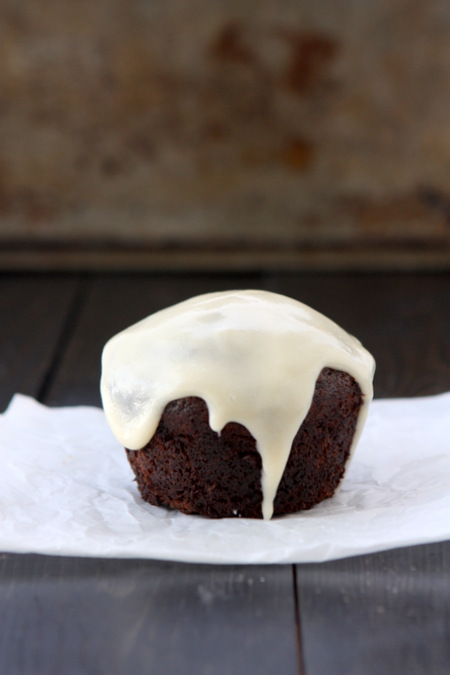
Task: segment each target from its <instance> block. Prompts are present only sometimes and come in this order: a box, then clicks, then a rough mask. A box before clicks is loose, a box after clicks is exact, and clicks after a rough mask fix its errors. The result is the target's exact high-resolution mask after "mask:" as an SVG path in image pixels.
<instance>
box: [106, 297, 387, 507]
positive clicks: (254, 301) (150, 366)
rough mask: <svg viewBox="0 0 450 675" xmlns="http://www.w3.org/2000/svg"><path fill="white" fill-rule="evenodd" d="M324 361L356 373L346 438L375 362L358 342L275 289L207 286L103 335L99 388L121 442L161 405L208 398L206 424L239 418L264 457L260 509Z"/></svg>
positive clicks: (130, 444) (149, 425)
mask: <svg viewBox="0 0 450 675" xmlns="http://www.w3.org/2000/svg"><path fill="white" fill-rule="evenodd" d="M325 367H329V368H334V369H336V370H342V371H345V372H347V373H349V374H350V375H352V376H353V377H354V379H355V380H356V381H357V382H358V384H359V386H360V388H361V391H362V395H363V404H362V408H361V411H360V415H359V420H358V425H357V430H356V433H355V438H354V441H353V446H352V447H353V448H354V446H355V445H356V442H357V440H358V438H359V435H360V433H361V430H362V427H363V424H364V422H365V419H366V416H367V408H368V404H369V402H370V400H371V399H372V394H373V390H372V378H373V373H374V369H375V363H374V360H373V358H372V356H371V355H370V354H369V352H367V351H366V350H365V349H364V347H362V345H361V343H360V342H359V341H358V340H357V339H356V338H354V337H352V336H351V335H349V334H348V333H346V332H345V331H344V330H343V329H342V328H340V327H339V326H338V325H337V324H335V323H334V322H333V321H331V320H330V319H327V318H326V317H325V316H323V315H322V314H320V313H319V312H316V311H315V310H313V309H311V308H310V307H307V306H306V305H304V304H302V303H300V302H297V301H296V300H293V299H291V298H287V297H285V296H283V295H279V294H277V293H269V292H266V291H253V290H248V291H228V292H221V293H209V294H206V295H201V296H198V297H195V298H191V299H190V300H187V301H185V302H181V303H179V304H177V305H174V306H173V307H169V308H167V309H164V310H162V311H160V312H157V313H155V314H153V315H151V316H149V317H148V318H146V319H144V320H142V321H140V322H138V323H136V324H134V325H133V326H131V327H130V328H127V329H126V330H124V331H122V332H121V333H118V334H117V335H116V336H115V337H113V338H111V340H109V341H108V342H107V344H106V345H105V348H104V350H103V356H102V379H101V395H102V400H103V406H104V410H105V414H106V418H107V420H108V422H109V424H110V426H111V429H112V431H113V433H114V434H115V436H116V438H117V439H118V440H119V442H120V443H121V444H122V445H124V446H125V447H127V448H128V449H131V450H138V449H140V448H142V447H144V446H145V445H146V444H147V443H148V442H149V440H150V439H151V438H152V436H153V434H154V433H155V431H156V428H157V426H158V423H159V420H160V418H161V415H162V413H163V411H164V408H165V406H166V405H167V404H168V403H169V402H170V401H173V400H175V399H178V398H183V397H185V396H198V397H201V398H203V399H204V400H205V401H206V404H207V406H208V410H209V421H210V426H211V428H212V429H213V430H215V431H217V432H218V433H220V431H221V429H222V428H223V427H224V426H225V425H226V424H227V423H228V422H231V421H233V422H239V423H240V424H242V425H244V426H245V427H246V428H247V429H248V431H249V432H250V433H251V434H252V435H253V437H254V438H255V440H256V446H257V449H258V451H259V453H260V454H261V459H262V477H261V485H262V492H263V505H262V510H263V516H264V518H270V517H271V515H272V511H273V500H274V498H275V495H276V491H277V488H278V484H279V482H280V480H281V477H282V475H283V472H284V468H285V466H286V463H287V460H288V457H289V453H290V449H291V446H292V442H293V439H294V436H295V434H296V433H297V431H298V429H299V427H300V426H301V424H302V422H303V420H304V419H305V417H306V414H307V412H308V410H309V407H310V405H311V401H312V397H313V394H314V389H315V384H316V380H317V378H318V376H319V374H320V372H321V370H322V369H323V368H325Z"/></svg>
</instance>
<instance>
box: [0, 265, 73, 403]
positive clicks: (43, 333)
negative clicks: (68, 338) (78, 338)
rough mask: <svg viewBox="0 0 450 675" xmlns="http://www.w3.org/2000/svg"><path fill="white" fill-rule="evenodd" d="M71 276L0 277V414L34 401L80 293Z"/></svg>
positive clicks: (7, 275)
mask: <svg viewBox="0 0 450 675" xmlns="http://www.w3.org/2000/svg"><path fill="white" fill-rule="evenodd" d="M79 283H80V282H79V279H78V277H76V276H58V275H54V276H52V275H42V276H41V275H12V274H3V275H0V326H1V330H0V410H4V408H5V407H6V406H7V404H8V403H9V401H10V399H11V396H12V395H13V394H15V393H16V392H20V393H22V394H27V395H29V396H38V394H39V391H40V388H41V387H42V386H43V383H44V380H45V377H46V375H47V373H48V370H49V368H50V366H51V364H52V361H54V359H55V357H56V351H57V350H58V347H59V345H60V340H61V336H62V333H63V331H64V327H65V325H66V322H67V321H68V320H69V318H70V312H71V308H72V307H73V303H74V302H75V300H76V296H77V292H78V290H79Z"/></svg>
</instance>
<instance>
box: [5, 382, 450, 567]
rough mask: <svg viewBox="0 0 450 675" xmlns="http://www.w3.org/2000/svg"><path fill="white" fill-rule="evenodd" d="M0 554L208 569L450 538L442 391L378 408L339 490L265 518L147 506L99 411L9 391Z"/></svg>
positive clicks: (447, 397) (448, 408)
mask: <svg viewBox="0 0 450 675" xmlns="http://www.w3.org/2000/svg"><path fill="white" fill-rule="evenodd" d="M0 476H1V481H0V486H1V487H0V550H3V551H11V552H22V553H25V552H27V553H29V552H33V553H44V554H58V555H74V556H98V557H127V558H134V557H136V558H141V557H143V558H155V559H168V560H178V561H187V562H206V563H287V562H297V563H301V562H317V561H324V560H332V559H335V558H342V557H345V556H353V555H357V554H362V553H370V552H374V551H380V550H383V549H388V548H394V547H400V546H406V545H410V544H420V543H426V542H435V541H442V540H445V539H448V538H450V392H449V393H447V394H441V395H439V396H433V397H426V398H415V399H393V400H376V401H374V402H373V403H372V406H371V409H370V413H369V419H368V421H367V424H366V427H365V430H364V432H363V436H362V438H361V440H360V443H359V446H358V448H357V449H356V452H355V456H354V459H353V461H352V463H351V465H350V467H349V470H348V473H347V476H346V478H345V479H344V481H343V483H342V487H341V488H340V490H339V492H338V493H337V494H336V495H335V496H334V497H333V498H332V499H329V500H327V501H326V502H324V503H322V504H320V505H318V506H317V507H315V508H314V509H312V510H310V511H306V512H303V513H299V514H296V515H293V516H285V517H282V518H277V519H274V520H272V521H267V522H266V521H255V520H249V519H223V520H208V519H205V518H202V517H199V516H186V515H183V514H180V513H177V512H173V511H167V510H165V509H162V508H157V507H152V506H150V505H148V504H146V503H144V502H143V501H142V500H141V499H140V497H139V495H138V492H137V488H136V485H135V483H134V481H133V475H132V472H131V469H130V468H129V466H128V462H127V460H126V457H125V453H124V450H123V448H121V447H120V446H119V444H118V443H117V441H116V440H115V439H114V437H113V436H112V433H111V432H110V430H109V428H108V426H107V424H106V421H105V418H104V415H103V412H102V411H101V410H99V409H97V408H88V407H72V408H47V407H45V406H43V405H41V404H39V403H37V402H36V401H34V400H33V399H31V398H28V397H25V396H22V395H16V396H15V397H14V398H13V400H12V402H11V404H10V406H9V408H8V409H7V411H6V412H5V413H4V414H3V415H1V416H0Z"/></svg>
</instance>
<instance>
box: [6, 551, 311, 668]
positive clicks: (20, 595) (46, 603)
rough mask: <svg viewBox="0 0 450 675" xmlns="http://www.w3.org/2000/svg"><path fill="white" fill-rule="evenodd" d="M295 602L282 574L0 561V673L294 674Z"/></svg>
mask: <svg viewBox="0 0 450 675" xmlns="http://www.w3.org/2000/svg"><path fill="white" fill-rule="evenodd" d="M293 597H294V595H293V588H292V575H291V570H290V568H284V573H281V574H280V570H279V569H278V568H276V567H264V566H259V567H253V568H250V569H247V570H243V569H242V568H241V567H239V566H237V567H236V566H229V567H228V566H227V567H220V566H203V565H181V564H176V563H170V562H147V561H132V560H131V561H130V560H125V561H123V560H122V561H121V560H89V559H71V558H57V557H42V556H15V557H6V558H4V559H3V560H1V559H0V625H1V626H2V630H1V631H0V672H1V673H11V674H12V673H20V674H21V675H41V674H42V675H48V673H58V675H65V674H69V673H89V675H96V674H98V675H104V673H108V674H112V675H114V674H119V673H120V674H123V675H128V674H129V673H132V674H133V675H140V674H141V673H142V674H144V673H145V674H146V673H157V674H158V675H186V674H192V675H210V674H214V675H231V674H234V673H246V674H247V673H249V674H251V673H255V674H256V673H258V674H259V675H273V674H274V673H283V675H284V674H285V673H286V674H289V673H297V672H298V670H297V651H296V645H295V640H293V636H292V630H293V626H294V622H295V616H294V613H295V608H294V600H293ZM25 645H26V647H25Z"/></svg>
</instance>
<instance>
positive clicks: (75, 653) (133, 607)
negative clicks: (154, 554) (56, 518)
mask: <svg viewBox="0 0 450 675" xmlns="http://www.w3.org/2000/svg"><path fill="white" fill-rule="evenodd" d="M238 287H242V288H243V287H253V288H264V289H268V290H273V291H278V292H282V293H286V294H288V295H291V296H293V297H297V298H299V299H301V300H303V301H304V302H306V303H308V304H311V305H312V306H314V307H315V308H317V309H319V310H321V311H323V312H324V313H326V314H327V315H328V316H330V317H331V318H333V319H335V320H336V321H338V322H339V323H341V325H343V326H344V327H345V328H346V329H347V330H349V331H350V332H352V333H354V334H356V335H357V336H358V337H359V338H360V339H361V340H362V342H363V343H364V344H365V346H366V347H367V348H368V349H370V350H371V351H372V352H373V353H374V355H375V356H376V359H377V363H378V369H377V374H376V380H375V390H376V396H378V397H386V396H414V395H427V394H435V393H439V392H442V391H445V390H448V389H450V341H449V335H450V312H449V298H450V275H449V274H444V273H443V274H422V275H417V276H414V275H412V274H403V275H396V274H377V275H370V274H360V275H358V274H351V275H350V274H347V275H346V274H337V275H325V274H293V273H289V274H288V273H284V274H281V273H280V274H275V273H271V274H257V273H255V274H239V275H238V274H233V275H228V276H227V275H220V274H217V275H212V274H208V275H201V274H175V275H171V274H149V275H102V274H99V275H97V274H93V275H86V274H70V275H50V274H42V275H21V274H14V275H12V274H8V275H3V276H0V321H1V331H0V398H1V401H0V403H1V406H2V407H1V409H2V410H4V408H5V407H6V405H7V403H8V401H9V399H10V397H11V396H12V394H13V393H14V392H16V391H19V392H22V393H24V394H29V395H32V396H35V397H37V398H38V399H39V400H40V401H43V402H44V403H46V404H48V405H72V404H79V403H83V404H93V405H100V399H99V393H98V381H99V375H100V353H101V349H102V346H103V344H104V342H105V341H106V339H107V338H108V337H110V336H111V335H113V334H114V333H116V332H117V331H118V330H120V329H121V328H124V327H125V326H127V325H129V324H130V323H131V322H134V321H136V320H137V319H139V318H142V317H144V316H145V315H147V314H149V313H150V312H153V311H155V310H157V309H159V308H162V307H163V306H166V305H168V304H171V303H173V302H176V301H179V300H182V299H184V298H186V297H189V296H192V295H195V294H198V293H202V292H206V291H213V290H223V289H227V288H238ZM449 489H450V486H449ZM449 563H450V544H449V543H439V544H434V545H427V546H416V547H412V548H404V549H400V550H394V551H388V552H384V553H379V554H375V555H366V556H360V557H356V558H350V559H346V560H340V561H336V562H331V563H326V564H308V565H273V566H256V565H255V566H252V565H249V566H242V565H232V566H214V565H196V564H180V563H174V562H157V561H152V560H114V559H112V560H111V559H110V560H108V559H84V558H66V557H51V556H39V555H15V554H10V553H5V554H3V555H1V556H0V673H1V674H2V675H16V674H18V675H28V674H33V675H34V674H41V673H42V674H45V675H50V674H53V673H55V674H57V675H63V674H64V675H65V674H69V673H70V674H72V673H74V674H80V675H81V674H87V675H96V674H99V675H103V674H105V673H107V674H116V673H127V674H131V675H135V674H136V675H138V674H140V673H151V674H152V675H166V674H167V675H177V674H178V673H180V675H181V674H182V675H190V674H192V675H222V674H232V675H241V674H242V675H251V674H253V673H255V675H256V674H257V675H265V674H276V675H291V674H293V673H297V674H298V673H306V674H308V675H322V674H323V675H340V674H342V675H344V674H345V675H349V674H351V673H354V674H356V675H359V674H360V673H361V674H363V675H372V674H375V673H377V674H378V673H379V674H380V675H387V674H388V675H390V674H392V673H399V674H400V673H401V674H402V675H403V674H405V673H408V675H413V674H415V673H427V674H428V675H430V674H438V673H439V674H441V673H442V674H444V673H445V674H446V675H447V674H448V673H449V672H450V574H449Z"/></svg>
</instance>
